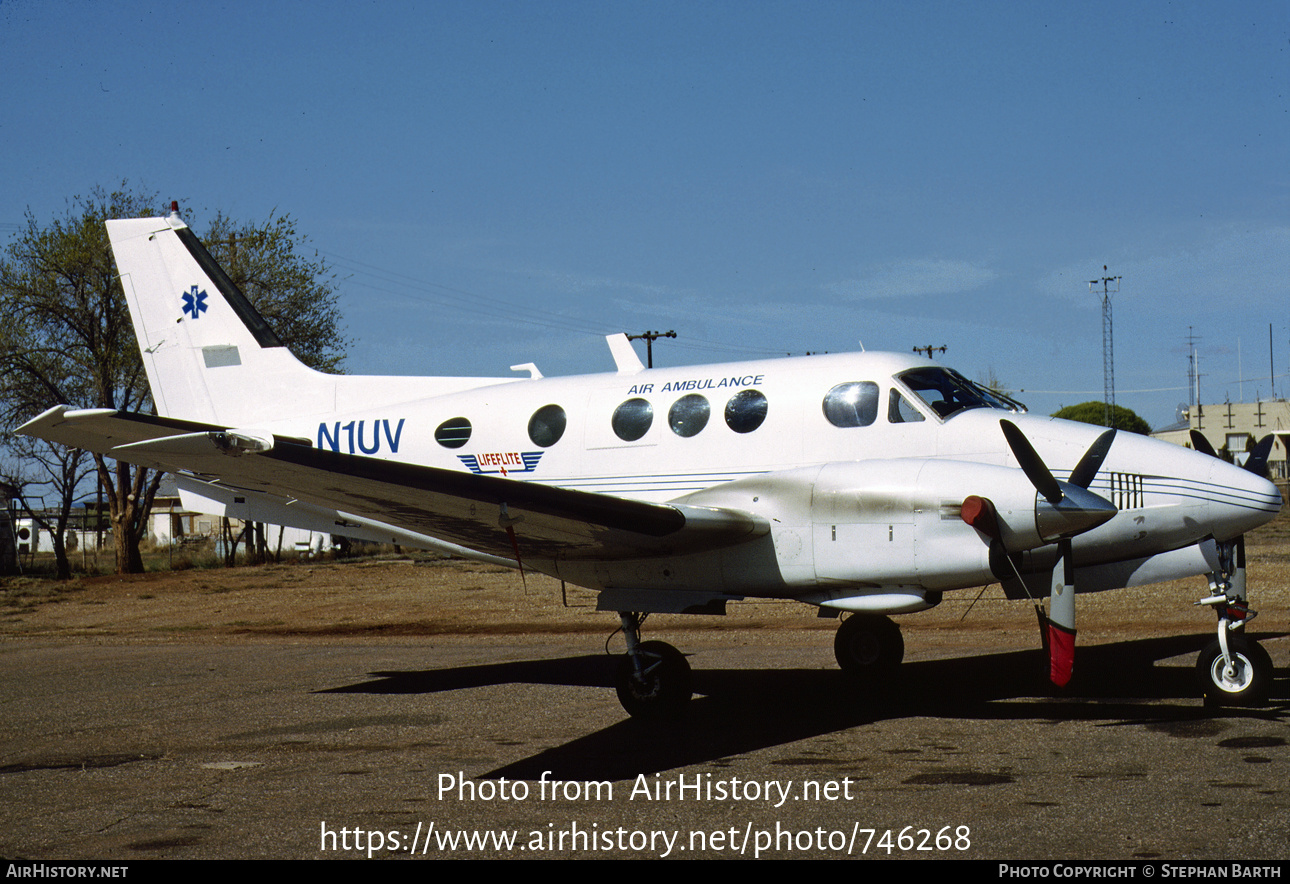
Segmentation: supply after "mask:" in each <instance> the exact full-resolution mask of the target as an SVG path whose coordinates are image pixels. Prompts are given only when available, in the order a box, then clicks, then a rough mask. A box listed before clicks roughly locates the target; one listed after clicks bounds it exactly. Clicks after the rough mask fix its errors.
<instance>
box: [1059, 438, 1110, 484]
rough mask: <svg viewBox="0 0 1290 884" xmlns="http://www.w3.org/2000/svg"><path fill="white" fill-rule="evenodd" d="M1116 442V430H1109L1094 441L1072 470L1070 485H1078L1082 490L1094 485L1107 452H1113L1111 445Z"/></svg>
mask: <svg viewBox="0 0 1290 884" xmlns="http://www.w3.org/2000/svg"><path fill="white" fill-rule="evenodd" d="M1114 441H1115V430H1107V431H1106V432H1105V433H1103V434H1102V435H1100V436H1098V437H1097V438H1096V439H1094V440H1093V444H1092V445H1090V446H1089V447H1088V451H1085V452H1084V456H1083V457H1081V458H1080V459H1079V463H1077V464H1075V469H1073V470H1071V477H1070V483H1071V484H1072V485H1078V486H1079V487H1081V488H1088V486H1089V485H1091V484H1093V479H1094V477H1096V476H1097V471H1098V470H1100V469H1101V468H1102V462H1103V461H1104V460H1106V455H1107V452H1109V451H1110V450H1111V443H1112V442H1114Z"/></svg>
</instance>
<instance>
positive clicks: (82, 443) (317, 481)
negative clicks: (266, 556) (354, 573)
mask: <svg viewBox="0 0 1290 884" xmlns="http://www.w3.org/2000/svg"><path fill="white" fill-rule="evenodd" d="M15 432H18V433H22V434H24V435H28V436H35V437H38V438H41V439H46V440H48V441H50V442H58V443H62V444H64V445H70V446H74V447H77V448H84V449H86V450H88V451H93V452H96V453H99V454H103V455H106V456H108V457H112V458H116V459H118V460H124V461H127V462H130V463H136V464H141V465H143V466H148V467H152V468H154V469H159V470H165V471H167V472H173V473H181V474H189V475H193V476H196V477H198V478H200V479H202V480H204V481H206V482H211V483H214V484H217V485H219V486H222V487H225V488H230V489H234V490H245V491H248V492H253V493H259V494H266V495H270V496H274V497H276V498H279V499H281V500H282V501H283V502H285V503H287V504H290V503H291V502H293V501H302V502H305V503H309V504H313V505H316V506H322V507H327V508H332V509H335V510H338V511H340V512H342V513H345V514H351V515H353V516H355V517H358V518H361V519H367V520H371V521H375V522H379V523H382V524H387V525H391V526H394V527H397V528H400V529H402V530H404V531H409V532H413V533H415V534H420V535H424V536H427V537H431V538H435V539H438V540H443V541H448V542H450V543H453V544H457V545H459V546H463V547H466V548H468V549H471V550H476V551H478V552H481V553H486V554H489V555H495V556H499V557H502V558H506V559H514V555H515V554H514V549H515V544H513V542H512V537H511V534H510V532H508V530H507V529H508V528H511V529H513V531H514V535H515V543H517V544H518V546H519V549H520V553H521V555H522V556H523V558H524V560H525V561H526V562H528V561H533V560H538V559H546V560H551V561H556V560H562V559H563V560H573V559H605V560H608V559H632V558H643V557H655V556H663V555H676V554H681V553H690V552H698V551H702V550H709V549H718V548H721V547H725V546H731V545H734V544H737V543H742V542H744V541H747V540H751V539H753V538H755V537H759V536H762V535H764V534H766V533H767V532H769V530H770V526H769V524H768V523H767V522H766V521H765V520H764V519H762V518H761V517H759V516H756V515H753V514H751V513H747V512H743V511H740V510H734V509H726V508H709V507H696V506H686V505H674V504H657V503H648V502H645V501H639V500H629V499H626V498H621V497H613V496H610V495H603V494H594V493H590V492H586V491H575V490H571V489H567V488H558V487H555V486H551V485H540V484H537V483H535V482H520V481H516V480H514V479H503V478H499V477H496V476H481V475H476V474H474V473H465V472H459V471H455V470H446V469H441V468H438V467H427V466H418V465H415V464H407V463H400V462H397V461H389V460H381V459H378V458H372V457H363V456H360V455H351V454H340V453H337V452H334V451H327V450H322V449H318V448H314V447H312V446H311V445H309V444H308V443H307V442H305V441H303V440H297V439H292V438H288V437H283V436H275V435H273V434H272V433H269V432H266V431H261V430H254V429H249V430H248V429H233V428H228V427H220V426H215V425H208V424H202V423H197V422H193V421H182V420H176V419H173V418H164V417H154V416H149V415H141V414H133V413H129V412H120V411H113V410H110V409H88V410H79V411H78V410H72V409H69V408H68V407H67V406H57V407H55V408H52V409H50V410H49V411H47V412H45V413H44V414H42V415H40V416H39V417H37V418H35V419H33V420H31V421H29V422H28V423H26V424H24V425H23V426H21V427H19V428H18V429H17V430H16V431H15Z"/></svg>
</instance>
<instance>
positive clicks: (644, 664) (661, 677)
mask: <svg viewBox="0 0 1290 884" xmlns="http://www.w3.org/2000/svg"><path fill="white" fill-rule="evenodd" d="M638 653H639V654H640V656H641V669H642V672H641V674H640V675H638V674H637V672H636V664H635V663H634V662H633V660H632V656H631V654H627V655H626V656H624V657H623V658H622V660H621V661H620V662H619V664H618V702H620V703H622V704H623V708H624V709H626V710H627V714H628V715H631V716H632V717H633V718H653V719H659V718H676V717H678V716H680V714H681V713H682V712H684V711H685V707H686V705H687V704H688V703H689V702H690V693H691V690H690V664H689V662H688V661H687V660H686V659H685V655H683V654H682V653H681V652H680V651H678V650H677V649H676V648H674V647H672V646H671V645H669V644H668V643H667V642H641V645H640V648H639V650H638Z"/></svg>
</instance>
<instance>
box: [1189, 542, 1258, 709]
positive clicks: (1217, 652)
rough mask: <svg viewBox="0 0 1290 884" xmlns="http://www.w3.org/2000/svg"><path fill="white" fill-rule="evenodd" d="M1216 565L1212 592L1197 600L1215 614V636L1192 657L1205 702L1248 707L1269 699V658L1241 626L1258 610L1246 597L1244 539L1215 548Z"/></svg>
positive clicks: (1211, 587) (1211, 579) (1211, 584)
mask: <svg viewBox="0 0 1290 884" xmlns="http://www.w3.org/2000/svg"><path fill="white" fill-rule="evenodd" d="M1218 556H1219V569H1218V571H1217V572H1216V573H1214V574H1212V575H1210V595H1209V596H1208V597H1206V598H1203V599H1201V600H1200V601H1199V602H1197V603H1196V604H1198V605H1208V606H1210V607H1212V608H1213V609H1214V611H1215V613H1216V614H1218V636H1217V638H1215V639H1214V641H1212V642H1210V643H1209V644H1208V645H1206V647H1205V650H1203V651H1201V653H1200V657H1199V658H1197V660H1196V680H1197V681H1198V682H1199V683H1200V691H1201V694H1202V695H1203V696H1204V697H1205V702H1206V703H1207V704H1212V705H1216V706H1248V705H1255V704H1258V703H1262V702H1263V701H1264V700H1266V699H1267V696H1268V689H1269V688H1270V687H1271V686H1272V674H1273V669H1272V658H1271V657H1269V656H1268V652H1267V651H1265V650H1263V648H1262V647H1260V646H1259V643H1258V642H1256V641H1255V640H1254V639H1252V638H1250V637H1249V636H1247V635H1246V634H1245V633H1244V632H1243V631H1242V630H1243V629H1244V627H1245V624H1246V623H1248V622H1249V621H1251V620H1253V619H1254V617H1255V616H1256V614H1257V612H1255V611H1252V610H1250V606H1249V603H1248V602H1247V601H1246V598H1245V539H1244V538H1237V539H1236V540H1234V541H1228V542H1226V543H1221V544H1219V546H1218Z"/></svg>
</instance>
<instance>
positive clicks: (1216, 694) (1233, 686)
mask: <svg viewBox="0 0 1290 884" xmlns="http://www.w3.org/2000/svg"><path fill="white" fill-rule="evenodd" d="M1227 648H1228V651H1229V652H1230V653H1231V655H1232V665H1231V667H1230V668H1229V667H1228V666H1226V665H1225V664H1224V661H1223V649H1222V647H1220V646H1219V644H1218V639H1214V640H1213V641H1212V642H1210V643H1209V644H1208V645H1206V646H1205V650H1203V651H1201V652H1200V657H1199V658H1197V660H1196V678H1197V680H1199V682H1200V690H1201V693H1202V694H1203V695H1204V696H1205V701H1206V702H1208V703H1216V704H1218V705H1220V706H1242V705H1248V704H1251V703H1260V702H1262V701H1263V700H1264V699H1265V698H1266V697H1267V693H1268V688H1269V687H1271V685H1272V658H1271V657H1269V656H1268V652H1267V651H1265V650H1263V648H1262V647H1260V646H1259V644H1258V642H1255V641H1253V640H1251V639H1248V638H1244V637H1242V636H1231V637H1229V638H1228V640H1227Z"/></svg>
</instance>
